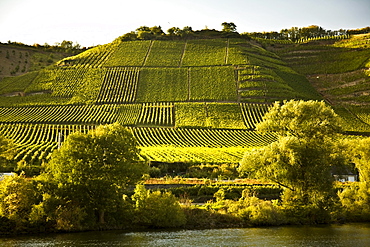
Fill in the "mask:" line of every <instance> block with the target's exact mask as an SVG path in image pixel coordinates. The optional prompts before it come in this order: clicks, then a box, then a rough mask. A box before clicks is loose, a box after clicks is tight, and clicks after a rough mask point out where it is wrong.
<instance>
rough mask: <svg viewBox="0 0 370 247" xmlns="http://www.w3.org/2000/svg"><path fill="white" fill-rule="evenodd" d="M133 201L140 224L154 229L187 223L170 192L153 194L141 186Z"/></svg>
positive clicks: (137, 189) (136, 191)
mask: <svg viewBox="0 0 370 247" xmlns="http://www.w3.org/2000/svg"><path fill="white" fill-rule="evenodd" d="M132 199H133V200H134V201H135V203H136V219H137V222H138V223H139V224H142V225H146V226H152V227H179V226H182V225H184V224H185V223H186V218H185V213H184V211H183V210H182V208H181V206H180V204H179V202H178V200H177V199H176V197H175V196H174V195H172V194H171V193H170V192H165V193H161V192H160V191H153V192H151V191H150V190H146V189H145V186H144V185H141V184H139V185H137V186H136V189H135V194H134V195H133V196H132Z"/></svg>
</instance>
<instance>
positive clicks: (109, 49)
mask: <svg viewBox="0 0 370 247" xmlns="http://www.w3.org/2000/svg"><path fill="white" fill-rule="evenodd" d="M115 49H116V44H115V43H110V44H106V45H99V46H97V47H94V48H91V49H89V50H87V51H85V52H82V53H80V54H78V55H76V56H72V57H68V58H65V59H63V60H61V61H60V62H59V64H58V65H59V66H68V67H73V68H100V67H102V66H103V65H104V64H105V62H106V61H107V60H108V59H109V58H110V56H111V55H112V54H113V53H114V51H115Z"/></svg>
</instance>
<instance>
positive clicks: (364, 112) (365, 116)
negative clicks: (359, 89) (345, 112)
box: [347, 106, 370, 125]
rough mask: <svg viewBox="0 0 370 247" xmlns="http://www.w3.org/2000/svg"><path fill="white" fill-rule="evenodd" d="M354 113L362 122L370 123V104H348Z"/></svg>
mask: <svg viewBox="0 0 370 247" xmlns="http://www.w3.org/2000/svg"><path fill="white" fill-rule="evenodd" d="M347 108H348V109H349V110H350V112H351V113H352V114H354V115H355V116H356V117H357V118H358V119H360V120H361V121H362V122H364V123H366V124H368V125H370V107H369V106H348V107H347Z"/></svg>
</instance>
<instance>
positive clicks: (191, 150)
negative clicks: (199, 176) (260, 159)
mask: <svg viewBox="0 0 370 247" xmlns="http://www.w3.org/2000/svg"><path fill="white" fill-rule="evenodd" d="M140 150H141V155H142V156H143V157H145V158H146V159H147V160H150V161H158V162H169V163H174V162H185V163H239V162H240V160H241V159H242V158H243V155H244V153H245V152H246V151H247V150H249V148H244V147H223V148H209V147H202V148H199V147H174V146H152V147H141V148H140Z"/></svg>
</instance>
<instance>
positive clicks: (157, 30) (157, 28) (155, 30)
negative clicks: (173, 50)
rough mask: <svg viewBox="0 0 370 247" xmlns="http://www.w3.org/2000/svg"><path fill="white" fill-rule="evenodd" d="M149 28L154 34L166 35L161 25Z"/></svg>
mask: <svg viewBox="0 0 370 247" xmlns="http://www.w3.org/2000/svg"><path fill="white" fill-rule="evenodd" d="M149 29H150V31H151V32H152V34H154V35H158V36H160V35H164V32H163V30H162V27H161V26H154V27H151V28H149Z"/></svg>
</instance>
